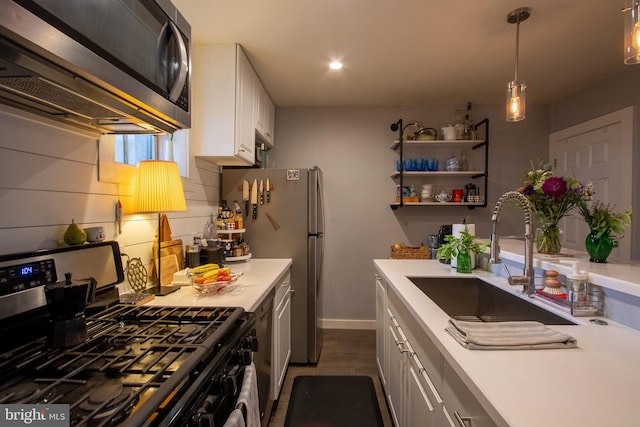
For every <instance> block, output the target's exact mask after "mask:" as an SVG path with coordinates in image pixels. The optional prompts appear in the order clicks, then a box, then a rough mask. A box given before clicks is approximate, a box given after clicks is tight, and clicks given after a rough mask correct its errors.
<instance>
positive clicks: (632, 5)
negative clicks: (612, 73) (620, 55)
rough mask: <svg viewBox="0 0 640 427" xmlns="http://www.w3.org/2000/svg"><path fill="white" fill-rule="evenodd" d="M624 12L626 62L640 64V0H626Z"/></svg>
mask: <svg viewBox="0 0 640 427" xmlns="http://www.w3.org/2000/svg"><path fill="white" fill-rule="evenodd" d="M622 13H623V18H624V63H625V64H629V65H634V64H640V0H625V2H624V7H623V8H622Z"/></svg>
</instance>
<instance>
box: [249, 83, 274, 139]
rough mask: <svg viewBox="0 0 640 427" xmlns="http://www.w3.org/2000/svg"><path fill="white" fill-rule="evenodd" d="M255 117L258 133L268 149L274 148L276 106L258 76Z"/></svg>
mask: <svg viewBox="0 0 640 427" xmlns="http://www.w3.org/2000/svg"><path fill="white" fill-rule="evenodd" d="M254 116H255V128H256V133H257V134H258V136H259V137H260V139H261V140H262V141H264V143H265V144H266V145H267V147H268V148H273V145H274V132H275V127H276V123H275V121H276V106H275V104H274V103H273V101H272V100H271V97H270V96H269V94H268V93H267V90H266V89H265V88H264V86H263V85H262V82H261V81H260V79H258V77H257V76H256V96H255V102H254Z"/></svg>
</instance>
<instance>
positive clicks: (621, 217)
mask: <svg viewBox="0 0 640 427" xmlns="http://www.w3.org/2000/svg"><path fill="white" fill-rule="evenodd" d="M578 209H579V210H580V215H581V216H582V218H583V219H584V221H585V222H586V223H587V225H588V226H589V234H588V235H587V237H586V239H585V246H586V249H587V253H588V254H589V261H591V262H598V263H605V262H607V258H608V257H609V255H610V254H611V251H612V250H613V248H616V247H618V244H619V240H620V239H621V238H622V237H624V236H623V233H624V229H625V227H627V226H628V225H629V224H631V209H627V210H626V211H624V212H622V213H615V212H614V211H613V209H614V207H613V206H612V205H610V204H609V203H603V202H601V201H594V202H593V203H591V205H589V204H587V202H586V201H582V202H581V203H580V204H579V205H578Z"/></svg>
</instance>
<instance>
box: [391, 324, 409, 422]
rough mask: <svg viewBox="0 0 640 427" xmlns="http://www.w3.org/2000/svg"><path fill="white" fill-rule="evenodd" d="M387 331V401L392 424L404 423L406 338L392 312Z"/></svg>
mask: <svg viewBox="0 0 640 427" xmlns="http://www.w3.org/2000/svg"><path fill="white" fill-rule="evenodd" d="M387 316H388V317H389V322H388V332H389V376H388V379H387V381H388V382H387V384H388V385H389V387H388V391H387V402H388V403H389V409H390V411H391V416H392V417H393V422H394V425H396V426H404V425H405V402H406V401H405V397H406V394H407V393H406V383H407V382H406V366H407V363H406V357H405V352H406V347H405V346H406V339H405V337H404V335H403V334H402V330H401V329H400V326H399V325H398V323H397V321H396V320H395V318H394V316H393V313H391V312H388V313H387Z"/></svg>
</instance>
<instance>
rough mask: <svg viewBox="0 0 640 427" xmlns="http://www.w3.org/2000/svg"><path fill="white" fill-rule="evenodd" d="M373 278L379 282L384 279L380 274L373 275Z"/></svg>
mask: <svg viewBox="0 0 640 427" xmlns="http://www.w3.org/2000/svg"><path fill="white" fill-rule="evenodd" d="M373 277H375V278H376V279H377V280H380V279H382V277H380V275H379V274H378V273H373Z"/></svg>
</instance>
